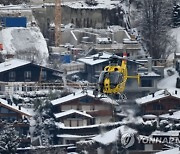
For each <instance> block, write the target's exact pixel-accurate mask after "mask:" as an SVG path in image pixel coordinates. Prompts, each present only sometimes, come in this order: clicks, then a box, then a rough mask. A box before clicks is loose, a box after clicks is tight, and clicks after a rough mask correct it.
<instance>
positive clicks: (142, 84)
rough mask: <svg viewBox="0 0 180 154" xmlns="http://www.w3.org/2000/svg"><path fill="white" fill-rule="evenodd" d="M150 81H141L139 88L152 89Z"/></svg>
mask: <svg viewBox="0 0 180 154" xmlns="http://www.w3.org/2000/svg"><path fill="white" fill-rule="evenodd" d="M152 86H153V84H152V80H150V79H149V80H141V87H152Z"/></svg>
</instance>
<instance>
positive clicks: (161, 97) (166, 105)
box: [136, 88, 180, 115]
mask: <svg viewBox="0 0 180 154" xmlns="http://www.w3.org/2000/svg"><path fill="white" fill-rule="evenodd" d="M179 94H180V90H179V89H176V88H173V89H165V90H160V91H157V92H155V93H152V94H150V95H147V96H145V97H142V98H139V99H136V103H137V104H139V105H140V108H141V111H142V113H143V114H154V115H161V114H165V113H168V112H169V110H172V109H179V108H180V95H179Z"/></svg>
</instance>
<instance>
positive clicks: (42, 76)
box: [41, 71, 47, 80]
mask: <svg viewBox="0 0 180 154" xmlns="http://www.w3.org/2000/svg"><path fill="white" fill-rule="evenodd" d="M46 79H47V72H46V71H42V72H41V80H46Z"/></svg>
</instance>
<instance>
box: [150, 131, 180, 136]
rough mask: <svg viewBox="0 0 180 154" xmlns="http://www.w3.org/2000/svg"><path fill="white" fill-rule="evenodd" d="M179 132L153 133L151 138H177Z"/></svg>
mask: <svg viewBox="0 0 180 154" xmlns="http://www.w3.org/2000/svg"><path fill="white" fill-rule="evenodd" d="M179 133H180V131H176V130H172V131H167V132H164V131H154V132H153V133H152V134H151V136H171V137H173V136H174V137H177V136H179Z"/></svg>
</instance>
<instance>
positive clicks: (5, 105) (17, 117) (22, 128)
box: [0, 99, 33, 146]
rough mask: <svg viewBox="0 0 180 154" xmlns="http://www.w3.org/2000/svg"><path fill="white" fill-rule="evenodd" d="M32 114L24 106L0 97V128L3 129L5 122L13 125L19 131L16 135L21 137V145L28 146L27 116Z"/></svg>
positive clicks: (29, 116)
mask: <svg viewBox="0 0 180 154" xmlns="http://www.w3.org/2000/svg"><path fill="white" fill-rule="evenodd" d="M32 116H33V115H32V113H31V112H29V111H28V110H26V109H25V108H23V107H21V106H18V105H16V104H14V103H12V102H8V101H6V100H4V99H0V130H1V129H3V127H4V125H6V124H11V125H13V126H14V127H15V129H16V130H17V132H18V133H19V134H18V135H19V136H20V137H21V138H22V143H21V145H22V146H24V145H25V146H30V143H31V139H30V137H29V127H30V123H29V118H31V117H32Z"/></svg>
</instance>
